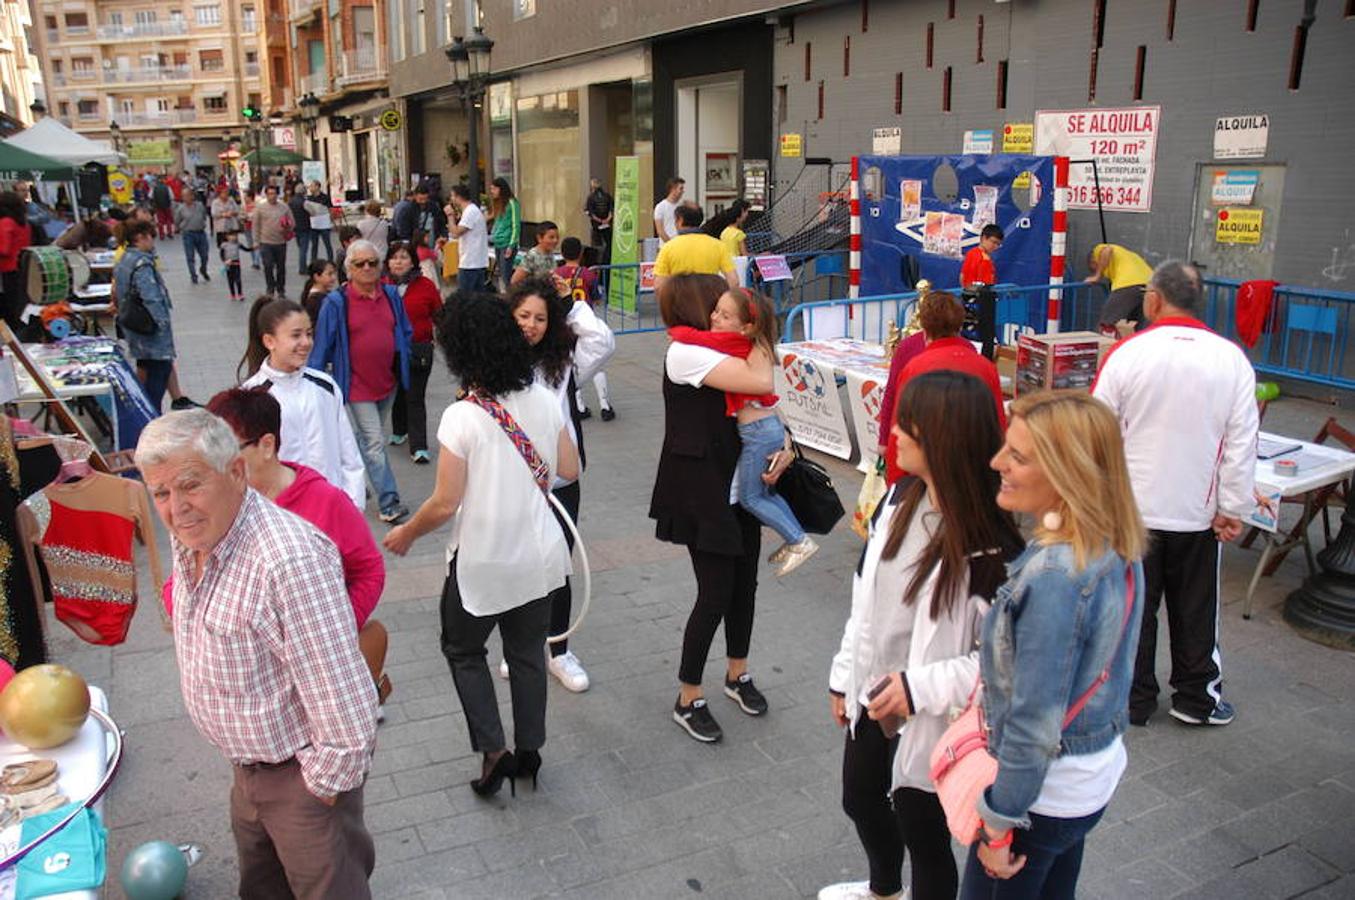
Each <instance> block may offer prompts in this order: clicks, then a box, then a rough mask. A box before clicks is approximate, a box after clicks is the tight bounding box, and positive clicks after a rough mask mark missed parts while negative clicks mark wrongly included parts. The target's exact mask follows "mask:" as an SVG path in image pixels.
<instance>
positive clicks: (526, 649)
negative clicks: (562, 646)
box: [440, 558, 550, 753]
mask: <svg viewBox="0 0 1355 900" xmlns="http://www.w3.org/2000/svg"><path fill="white" fill-rule="evenodd" d="M440 612H441V616H442V655H443V656H445V657H446V658H447V664H448V665H449V666H450V667H451V670H452V681H453V683H454V684H455V685H456V695H457V697H459V698H460V700H461V709H462V711H463V712H464V713H465V714H466V728H467V730H468V731H469V732H470V746H471V749H472V750H474V751H475V752H476V753H493V752H494V751H496V750H503V749H505V748H506V747H507V746H508V744H507V742H506V741H505V739H504V734H503V722H502V721H501V720H500V719H499V704H498V701H497V699H496V697H495V694H494V678H493V676H492V675H490V673H489V662H488V656H489V650H488V648H487V647H486V646H485V642H486V641H488V640H489V635H490V632H492V631H493V630H494V628H495V626H498V629H499V636H500V637H501V638H503V657H504V659H506V660H508V687H509V691H510V693H511V694H512V697H513V743H514V746H515V747H517V749H519V750H540V749H541V747H542V745H543V744H545V743H546V661H545V659H544V657H542V655H541V645H542V644H544V643H545V642H546V623H547V622H548V621H549V619H550V605H549V603H548V602H547V600H546V598H545V597H541V598H540V599H538V600H532V601H530V602H528V603H524V604H523V605H521V606H517V607H514V608H513V609H510V610H508V611H507V612H502V613H498V614H497V615H492V616H475V615H471V614H470V613H468V612H466V609H465V607H464V606H462V605H461V591H460V589H459V588H458V587H457V584H456V559H455V558H453V559H452V562H451V564H450V565H449V566H448V567H447V580H446V581H445V582H443V585H442V606H441V610H440Z"/></svg>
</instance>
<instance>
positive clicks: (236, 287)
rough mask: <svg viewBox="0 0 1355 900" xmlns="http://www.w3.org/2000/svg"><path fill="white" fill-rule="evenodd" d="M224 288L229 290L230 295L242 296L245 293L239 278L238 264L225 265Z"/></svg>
mask: <svg viewBox="0 0 1355 900" xmlns="http://www.w3.org/2000/svg"><path fill="white" fill-rule="evenodd" d="M226 290H228V291H230V292H231V296H232V297H243V296H244V294H245V288H244V285H243V284H242V283H241V280H240V264H239V263H236V264H235V265H228V266H226Z"/></svg>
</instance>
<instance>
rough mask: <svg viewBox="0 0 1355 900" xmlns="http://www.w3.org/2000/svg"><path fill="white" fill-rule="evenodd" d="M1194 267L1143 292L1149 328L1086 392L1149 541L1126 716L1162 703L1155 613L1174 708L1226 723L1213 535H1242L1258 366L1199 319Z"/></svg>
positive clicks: (1181, 267) (1122, 346) (1146, 713)
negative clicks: (1112, 433) (1113, 419)
mask: <svg viewBox="0 0 1355 900" xmlns="http://www.w3.org/2000/svg"><path fill="white" fill-rule="evenodd" d="M1203 308H1204V294H1203V290H1202V286H1201V282H1200V273H1199V271H1198V270H1196V269H1195V267H1194V266H1189V265H1186V264H1185V263H1182V262H1178V261H1175V260H1172V261H1169V262H1164V263H1163V264H1162V265H1160V266H1158V267H1157V269H1156V270H1155V271H1154V272H1153V275H1152V278H1151V279H1150V280H1149V282H1148V287H1147V290H1146V291H1145V292H1144V297H1143V311H1144V314H1145V315H1146V316H1147V318H1148V321H1150V322H1151V323H1152V324H1151V325H1150V326H1149V327H1148V328H1146V329H1144V330H1143V331H1140V332H1139V333H1138V334H1135V335H1132V336H1131V337H1128V338H1126V339H1125V340H1123V341H1121V342H1120V343H1118V344H1116V345H1115V347H1113V348H1112V349H1111V351H1110V352H1109V353H1108V354H1107V355H1106V359H1105V362H1104V364H1103V365H1102V367H1101V372H1100V374H1099V375H1098V376H1097V379H1096V383H1095V384H1094V385H1093V386H1092V394H1093V395H1094V396H1095V397H1097V398H1098V399H1099V400H1102V401H1104V402H1105V403H1106V404H1107V405H1108V406H1109V407H1110V408H1111V409H1112V410H1114V412H1115V414H1116V415H1117V416H1118V417H1119V420H1120V425H1121V428H1122V430H1123V432H1124V444H1125V459H1126V461H1127V462H1128V463H1129V475H1130V478H1131V479H1132V481H1133V484H1134V497H1135V499H1136V500H1137V501H1138V505H1139V511H1140V513H1142V515H1143V521H1144V524H1145V525H1147V526H1148V529H1149V531H1150V536H1151V541H1150V542H1149V549H1148V554H1147V556H1146V557H1145V558H1144V560H1143V573H1144V581H1145V584H1144V604H1143V629H1142V631H1141V634H1140V637H1139V652H1138V659H1137V661H1136V662H1135V666H1134V684H1133V688H1132V689H1131V691H1130V695H1129V721H1130V722H1131V723H1133V724H1135V725H1146V724H1147V723H1148V719H1149V717H1150V716H1152V714H1153V712H1155V711H1156V709H1157V695H1158V683H1157V677H1156V675H1155V663H1156V660H1157V610H1158V607H1159V605H1161V603H1162V602H1163V600H1164V599H1165V601H1166V605H1167V629H1168V631H1169V633H1170V638H1171V686H1172V706H1171V714H1172V716H1173V717H1175V718H1176V719H1177V720H1178V721H1180V722H1184V723H1186V724H1187V725H1227V724H1228V723H1229V722H1231V721H1232V720H1233V707H1232V704H1230V703H1229V702H1228V701H1227V700H1224V699H1223V675H1222V665H1223V662H1222V654H1221V653H1220V650H1219V550H1220V548H1219V543H1220V541H1231V540H1234V539H1235V538H1236V537H1237V536H1238V535H1239V534H1241V532H1242V517H1243V516H1244V515H1246V514H1247V513H1248V512H1250V511H1251V509H1252V507H1253V505H1254V503H1255V500H1254V497H1253V483H1252V482H1253V475H1254V472H1255V466H1256V432H1257V428H1258V427H1259V417H1258V416H1257V413H1256V374H1255V373H1254V372H1253V371H1252V367H1251V363H1250V362H1248V361H1247V357H1246V356H1244V355H1243V353H1242V350H1241V349H1240V348H1239V347H1238V346H1237V345H1236V344H1234V343H1233V342H1232V341H1230V340H1228V339H1226V338H1223V337H1221V336H1219V335H1218V334H1215V333H1214V332H1213V331H1211V330H1210V329H1209V328H1208V327H1207V326H1206V325H1205V324H1204V323H1203V322H1201V321H1200V319H1199V315H1200V313H1201V311H1202V310H1203Z"/></svg>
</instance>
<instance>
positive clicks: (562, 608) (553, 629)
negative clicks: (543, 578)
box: [546, 481, 583, 656]
mask: <svg viewBox="0 0 1355 900" xmlns="http://www.w3.org/2000/svg"><path fill="white" fill-rule="evenodd" d="M551 493H552V494H554V495H555V496H556V498H557V499H558V500H559V501H560V504H561V505H562V506H564V508H565V510H566V511H567V512H568V513H569V518H570V521H572V522H574V524H576V525H577V524H578V522H579V501H580V499H582V496H583V489H582V488H581V487H580V485H579V483H578V482H577V481H576V482H574V483H573V484H566V485H564V486H563V487H558V488H556V489H555V490H553V491H551ZM550 511H551V512H553V513H555V521H557V522H560V529H561V530H562V531H563V532H564V533H565V543H566V544H568V545H569V549H570V551H571V552H572V551H573V550H574V532H572V531H570V530H569V526H568V525H566V524H565V523H564V522H561V521H560V511H559V510H558V509H556V508H555V507H554V506H552V507H551V508H550ZM546 596H547V597H549V598H550V633H551V634H552V635H556V634H564V633H565V632H566V631H568V630H569V618H570V615H571V614H572V613H573V611H574V591H573V589H572V588H571V587H570V584H569V579H568V578H566V579H565V584H564V587H558V588H556V589H555V590H553V591H551V592H550V593H549V594H547V595H546ZM567 650H569V641H556V642H555V643H554V644H551V645H550V655H551V656H563V655H564V654H565V652H566V651H567Z"/></svg>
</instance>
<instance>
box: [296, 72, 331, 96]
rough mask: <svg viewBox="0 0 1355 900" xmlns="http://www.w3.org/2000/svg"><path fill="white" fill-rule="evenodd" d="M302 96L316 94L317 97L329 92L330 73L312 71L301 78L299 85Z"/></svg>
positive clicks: (298, 88)
mask: <svg viewBox="0 0 1355 900" xmlns="http://www.w3.org/2000/svg"><path fill="white" fill-rule="evenodd" d="M297 90H298V91H300V93H301V95H302V96H305V95H306V94H315V95H316V96H317V97H318V96H321V95H324V94H328V93H329V73H328V72H312V73H311V74H309V75H306V76H304V77H303V78H302V79H301V83H300V84H299V85H298V86H297Z"/></svg>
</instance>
